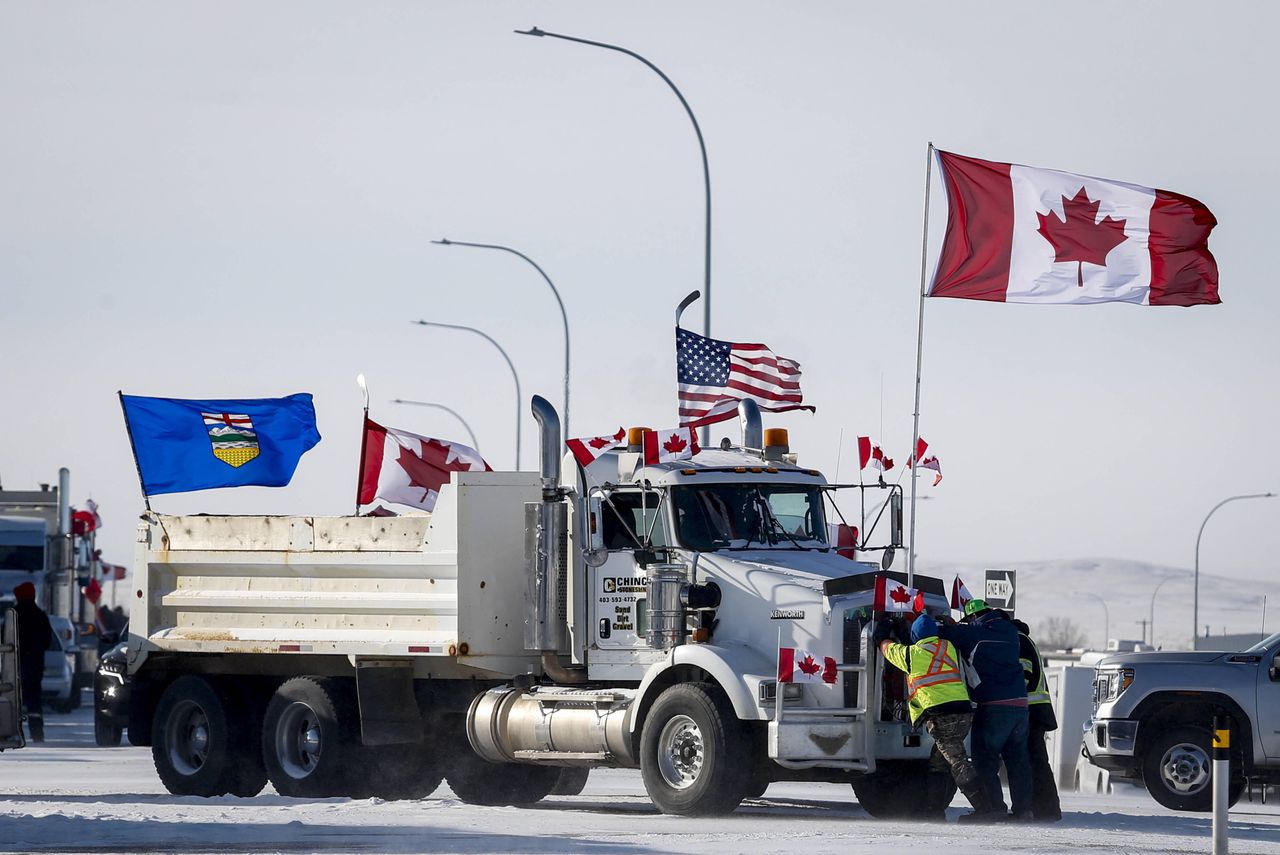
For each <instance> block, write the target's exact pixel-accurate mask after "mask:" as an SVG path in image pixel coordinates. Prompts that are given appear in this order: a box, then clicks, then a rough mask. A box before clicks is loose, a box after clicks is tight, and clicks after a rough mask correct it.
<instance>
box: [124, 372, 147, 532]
mask: <svg viewBox="0 0 1280 855" xmlns="http://www.w3.org/2000/svg"><path fill="white" fill-rule="evenodd" d="M116 397H117V398H119V399H120V413H121V415H123V416H124V430H125V433H127V434H128V435H129V450H130V451H132V452H133V468H134V469H135V470H136V471H137V473H138V488H139V489H140V490H142V504H143V505H145V506H146V509H147V513H151V497H150V496H148V495H147V482H146V481H143V480H142V464H141V463H139V462H138V446H137V444H136V443H134V441H133V425H131V424H129V411H128V410H126V409H125V408H124V392H122V391H121V390H119V389H117V390H116Z"/></svg>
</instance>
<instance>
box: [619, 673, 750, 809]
mask: <svg viewBox="0 0 1280 855" xmlns="http://www.w3.org/2000/svg"><path fill="white" fill-rule="evenodd" d="M746 743H747V740H746V739H745V735H744V733H743V728H742V725H741V722H739V721H738V719H737V717H736V716H735V715H734V712H733V708H732V707H731V706H730V705H729V701H728V699H727V698H725V696H724V693H723V692H722V691H720V689H719V688H717V687H715V686H712V685H710V684H707V683H682V684H680V685H676V686H672V687H671V688H669V689H666V690H665V691H663V693H662V694H661V695H659V696H658V699H657V700H656V701H654V703H653V707H652V708H651V709H650V710H649V714H648V716H647V717H646V718H645V720H644V727H643V730H642V732H641V734H640V772H641V774H642V776H643V777H644V788H645V790H646V791H647V792H648V793H649V798H650V800H651V801H652V802H653V803H654V805H655V806H656V807H657V808H658V810H660V811H662V812H663V813H666V814H677V815H679V816H717V815H721V814H727V813H731V812H732V811H733V810H734V809H735V808H736V807H737V806H738V805H739V804H740V803H741V802H742V799H743V797H744V796H745V794H746V791H747V788H748V786H749V784H750V780H751V779H750V775H749V772H750V766H749V762H750V759H751V758H750V757H748V756H745V754H746Z"/></svg>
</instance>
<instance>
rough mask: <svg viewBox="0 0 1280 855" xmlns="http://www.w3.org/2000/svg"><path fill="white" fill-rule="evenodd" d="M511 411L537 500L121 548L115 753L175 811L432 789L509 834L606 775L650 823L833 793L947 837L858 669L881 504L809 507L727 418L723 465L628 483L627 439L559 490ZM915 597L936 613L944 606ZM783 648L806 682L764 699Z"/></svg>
mask: <svg viewBox="0 0 1280 855" xmlns="http://www.w3.org/2000/svg"><path fill="white" fill-rule="evenodd" d="M532 409H533V414H534V416H535V418H536V419H537V421H538V422H539V425H540V430H541V454H540V469H539V472H537V473H525V472H459V473H454V474H453V476H452V482H451V483H449V484H447V485H445V486H444V487H443V488H442V489H441V492H440V496H439V499H438V501H437V504H436V506H435V509H434V511H433V512H432V513H431V514H429V515H428V514H414V515H406V516H398V517H397V516H353V517H265V516H238V517H237V516H166V515H162V514H149V515H148V516H147V517H145V518H144V522H143V523H142V524H141V525H140V526H139V530H138V545H137V555H136V560H135V564H134V572H135V579H134V581H135V584H134V586H133V588H134V590H133V591H132V599H133V605H134V608H133V609H132V610H131V623H130V637H129V641H128V672H129V679H130V684H131V706H130V713H129V724H128V736H129V740H130V741H131V742H132V743H134V744H136V745H150V746H151V750H152V756H153V759H154V761H155V766H156V770H157V772H158V774H159V777H160V779H161V780H162V782H163V783H164V785H165V786H166V787H167V788H168V790H169V791H170V792H171V793H174V794H179V795H200V796H214V795H221V794H225V793H232V794H236V795H242V796H249V795H253V794H256V793H257V792H258V791H259V790H260V789H261V788H262V787H263V786H264V785H265V783H266V781H268V780H270V782H271V783H272V784H273V786H274V787H275V789H276V790H277V792H279V793H280V794H282V795H286V796H306V797H325V796H341V795H346V796H352V797H368V796H380V797H383V798H405V797H420V796H423V795H426V794H427V793H430V792H431V791H432V790H434V789H435V787H436V786H438V785H439V783H440V782H441V780H442V779H447V780H448V783H449V785H450V787H451V788H452V790H453V791H454V793H455V794H456V795H457V796H458V797H459V798H461V799H463V800H464V801H467V802H470V803H477V804H521V803H531V802H536V801H538V800H539V799H541V798H543V797H544V796H546V795H548V794H549V793H551V792H552V791H553V789H554V788H556V787H557V785H558V784H560V783H561V782H562V781H563V780H564V779H565V776H568V775H573V774H579V775H580V774H581V773H582V771H583V770H586V769H590V768H593V767H626V768H638V769H639V770H640V772H641V774H642V776H643V780H644V785H645V789H646V791H647V793H648V795H649V797H650V798H651V800H652V801H653V803H654V804H655V805H656V806H657V807H658V808H659V809H660V810H661V811H663V812H664V813H670V814H683V815H708V814H721V813H725V812H728V811H732V810H733V809H734V808H735V807H737V805H738V804H739V803H740V802H741V800H742V799H743V798H746V797H751V796H758V795H760V794H761V793H763V791H764V789H765V788H766V787H767V786H768V785H769V783H770V782H772V781H778V780H804V781H830V782H837V783H847V784H849V785H851V786H852V790H853V793H854V795H855V796H856V798H857V800H858V801H859V802H860V803H861V804H862V805H863V807H864V808H866V809H867V810H868V811H869V812H870V813H872V814H873V815H876V816H894V815H912V814H919V813H920V812H921V811H940V810H941V809H942V807H944V804H937V805H930V804H926V803H925V802H926V798H927V796H926V793H925V788H923V787H920V786H919V785H918V782H919V781H920V780H921V777H920V776H921V773H922V772H923V771H924V768H925V766H926V764H927V762H928V756H929V750H930V741H929V737H928V736H927V735H925V734H922V733H919V732H917V731H915V730H913V729H912V727H911V725H910V724H909V722H908V720H907V716H906V703H905V692H904V688H905V686H904V679H903V675H902V674H901V673H900V672H898V671H897V670H895V669H885V668H884V667H883V663H882V660H881V658H880V656H879V653H878V651H877V650H876V649H875V648H874V646H873V645H872V644H871V642H870V636H871V631H872V627H873V625H874V622H875V619H876V615H875V613H874V608H873V600H874V591H875V588H876V580H877V577H878V576H885V577H889V578H890V579H892V580H894V581H895V582H896V583H901V582H905V581H906V576H904V575H902V574H899V573H894V572H891V571H890V570H889V569H888V568H889V566H890V564H891V562H892V558H893V556H894V554H895V551H896V550H899V549H901V548H902V525H901V521H902V493H901V489H900V488H899V487H897V486H896V485H892V486H890V485H885V484H884V483H883V482H882V481H881V482H880V483H878V484H876V485H861V484H850V485H834V484H829V483H827V481H826V480H825V479H824V478H823V476H822V474H821V473H820V472H819V471H817V470H815V469H808V468H804V467H802V466H800V465H799V464H798V462H797V460H796V458H795V457H794V456H793V455H791V454H790V451H789V448H788V444H787V437H786V433H785V431H782V430H779V429H771V430H768V431H764V430H763V429H762V425H761V422H760V414H759V410H758V409H757V408H756V406H755V404H754V402H750V401H747V402H744V403H743V404H742V405H741V407H740V411H739V416H740V419H741V422H742V438H741V442H740V443H738V444H733V443H731V442H730V440H729V439H728V438H726V439H724V440H723V441H722V442H721V443H720V445H719V446H718V447H716V448H712V449H704V450H702V451H701V452H699V453H698V454H696V455H694V456H693V457H692V458H691V459H685V460H679V461H674V462H669V463H661V464H653V463H646V462H645V460H644V456H643V454H642V453H641V449H640V445H639V442H640V440H639V436H640V431H639V429H637V430H636V431H635V437H636V439H635V441H634V443H633V444H632V445H631V446H629V447H628V448H626V449H625V450H621V449H620V450H618V451H615V452H608V453H605V454H603V455H601V456H600V457H599V458H598V459H596V460H595V461H594V462H592V463H591V464H590V465H588V466H586V467H580V466H578V465H577V463H576V462H574V461H573V458H572V456H565V457H564V460H563V461H562V454H563V449H564V445H563V444H562V438H561V434H560V422H559V418H558V415H557V413H556V412H555V410H554V408H553V407H552V406H551V405H550V404H549V403H548V402H547V401H546V400H545V399H542V398H540V397H535V398H534V399H533V401H532ZM562 462H564V463H566V464H568V465H566V466H564V467H563V468H562ZM839 490H847V491H854V492H855V493H856V492H861V493H862V495H856V498H855V499H854V500H853V501H851V502H846V504H848V505H849V506H851V507H853V506H856V507H857V508H859V513H858V515H857V516H856V517H853V518H854V519H856V520H857V522H858V526H857V529H858V531H859V532H867V530H868V526H867V525H866V522H867V520H868V519H870V520H871V521H872V522H871V525H870V531H871V532H874V531H875V530H876V529H877V528H878V526H877V523H878V521H879V520H880V519H881V518H885V519H887V520H888V525H885V526H883V527H879V528H881V529H882V530H883V529H887V530H888V531H887V534H886V535H884V536H883V537H884V540H883V542H881V543H880V545H878V546H876V545H873V544H872V543H871V542H870V541H871V539H872V537H873V534H870V533H865V534H855V535H854V536H853V537H852V538H850V537H849V535H850V533H851V532H852V531H853V526H851V525H847V524H846V523H845V519H846V518H845V516H844V514H843V513H841V511H840V508H839V506H838V505H837V504H836V501H835V498H836V493H837V491H839ZM844 495H846V496H847V495H849V493H847V492H846V493H845V494H844ZM868 495H870V496H871V498H873V499H874V498H877V497H879V496H883V497H884V501H883V502H882V503H881V504H880V508H879V509H878V510H876V509H875V508H874V504H875V502H872V505H873V508H872V509H871V510H870V511H867V510H866V508H867V502H866V498H867V496H868ZM837 519H839V520H840V523H835V520H837ZM829 520H830V521H831V523H832V524H833V525H835V526H839V525H845V526H846V527H845V528H844V529H843V530H842V531H843V533H844V536H843V537H841V538H833V537H831V536H830V535H829V533H828V531H829V522H828V521H829ZM851 539H852V540H853V541H855V542H857V544H858V547H859V552H860V553H862V554H867V553H871V554H875V553H877V552H878V553H879V554H880V555H881V556H882V558H881V561H880V562H879V563H878V564H877V563H871V562H863V561H861V560H858V558H856V557H852V558H851V555H852V553H851V552H850V551H849V550H848V549H847V548H844V547H845V545H846V543H847V542H848V541H849V540H851ZM837 546H840V547H841V549H840V551H839V552H838V551H837ZM913 583H914V585H915V587H916V588H917V589H919V590H920V591H921V592H922V593H923V602H924V605H925V608H926V609H927V610H928V611H929V612H931V613H934V614H943V613H946V612H947V607H948V601H947V599H946V597H945V591H944V586H943V584H942V582H941V581H940V580H938V579H932V578H924V577H920V576H916V577H915V578H914V580H913ZM780 648H794V649H799V650H803V651H807V652H808V653H809V654H811V655H812V657H813V658H812V659H805V660H803V661H804V662H805V663H806V664H808V666H809V667H808V668H806V669H805V670H810V669H812V668H814V667H816V665H815V664H814V663H819V664H822V666H823V671H824V675H825V676H824V679H819V680H817V681H816V682H805V683H801V682H785V681H784V682H780V681H779V674H778V669H777V663H778V654H779V649H780ZM832 663H834V667H832ZM945 795H946V803H949V802H950V799H951V796H952V795H953V792H952V793H947V794H945ZM937 797H938V794H935V798H937Z"/></svg>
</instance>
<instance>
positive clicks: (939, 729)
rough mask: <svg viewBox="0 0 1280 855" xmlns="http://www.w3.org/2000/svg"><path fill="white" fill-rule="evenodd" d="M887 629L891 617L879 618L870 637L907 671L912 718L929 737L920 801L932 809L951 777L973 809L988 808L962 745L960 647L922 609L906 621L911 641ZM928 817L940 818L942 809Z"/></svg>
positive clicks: (968, 719)
mask: <svg viewBox="0 0 1280 855" xmlns="http://www.w3.org/2000/svg"><path fill="white" fill-rule="evenodd" d="M892 631H893V628H892V622H891V621H890V620H889V619H888V618H887V617H886V618H881V620H880V622H879V623H878V624H877V625H876V629H875V633H874V634H873V636H872V641H873V642H875V643H877V644H878V646H879V647H880V653H881V655H883V656H884V658H885V661H886V662H888V663H889V664H891V665H893V666H894V667H895V668H897V669H898V670H899V671H903V672H905V673H906V675H907V709H908V710H909V712H910V714H911V723H912V724H913V725H914V724H918V723H920V722H923V723H924V727H925V730H927V731H928V732H929V736H930V737H931V738H932V739H933V750H932V751H931V752H930V753H929V777H928V779H927V781H926V784H925V786H926V797H925V803H926V804H927V805H929V806H930V812H932V811H933V809H934V806H935V805H938V804H939V803H941V802H943V801H944V800H945V799H946V797H947V795H948V794H949V793H950V792H951V789H950V781H951V779H954V780H955V783H956V786H957V787H959V788H960V792H962V793H964V795H965V798H967V799H968V800H969V803H970V804H971V805H973V809H974V811H975V812H976V813H979V814H989V813H990V812H991V802H990V799H989V798H988V795H987V792H986V790H985V789H984V788H983V787H982V785H981V784H980V783H979V781H978V772H977V770H976V769H974V766H973V763H972V762H970V760H969V755H968V753H967V752H966V750H965V746H964V738H965V736H966V735H967V734H968V733H969V727H970V725H971V724H972V722H973V705H972V704H971V703H970V702H969V690H968V689H967V688H966V687H965V681H964V675H963V673H961V671H960V654H959V652H958V651H957V650H956V647H955V645H954V644H952V643H951V642H949V641H943V640H942V639H940V638H938V624H937V623H936V622H935V621H934V619H933V618H931V617H929V615H927V614H922V615H920V616H919V617H917V618H916V619H915V621H914V622H913V623H912V624H911V644H910V645H907V644H900V643H898V642H896V641H892V640H891V639H890V635H891V634H892ZM927 818H930V819H945V814H941V815H934V816H930V817H927Z"/></svg>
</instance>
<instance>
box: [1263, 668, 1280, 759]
mask: <svg viewBox="0 0 1280 855" xmlns="http://www.w3.org/2000/svg"><path fill="white" fill-rule="evenodd" d="M1258 735H1259V736H1261V737H1262V749H1263V751H1265V752H1266V754H1267V757H1269V758H1271V759H1272V760H1278V759H1280V644H1275V645H1272V646H1271V649H1270V650H1268V651H1266V652H1264V653H1263V654H1262V662H1261V663H1259V667H1258Z"/></svg>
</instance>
